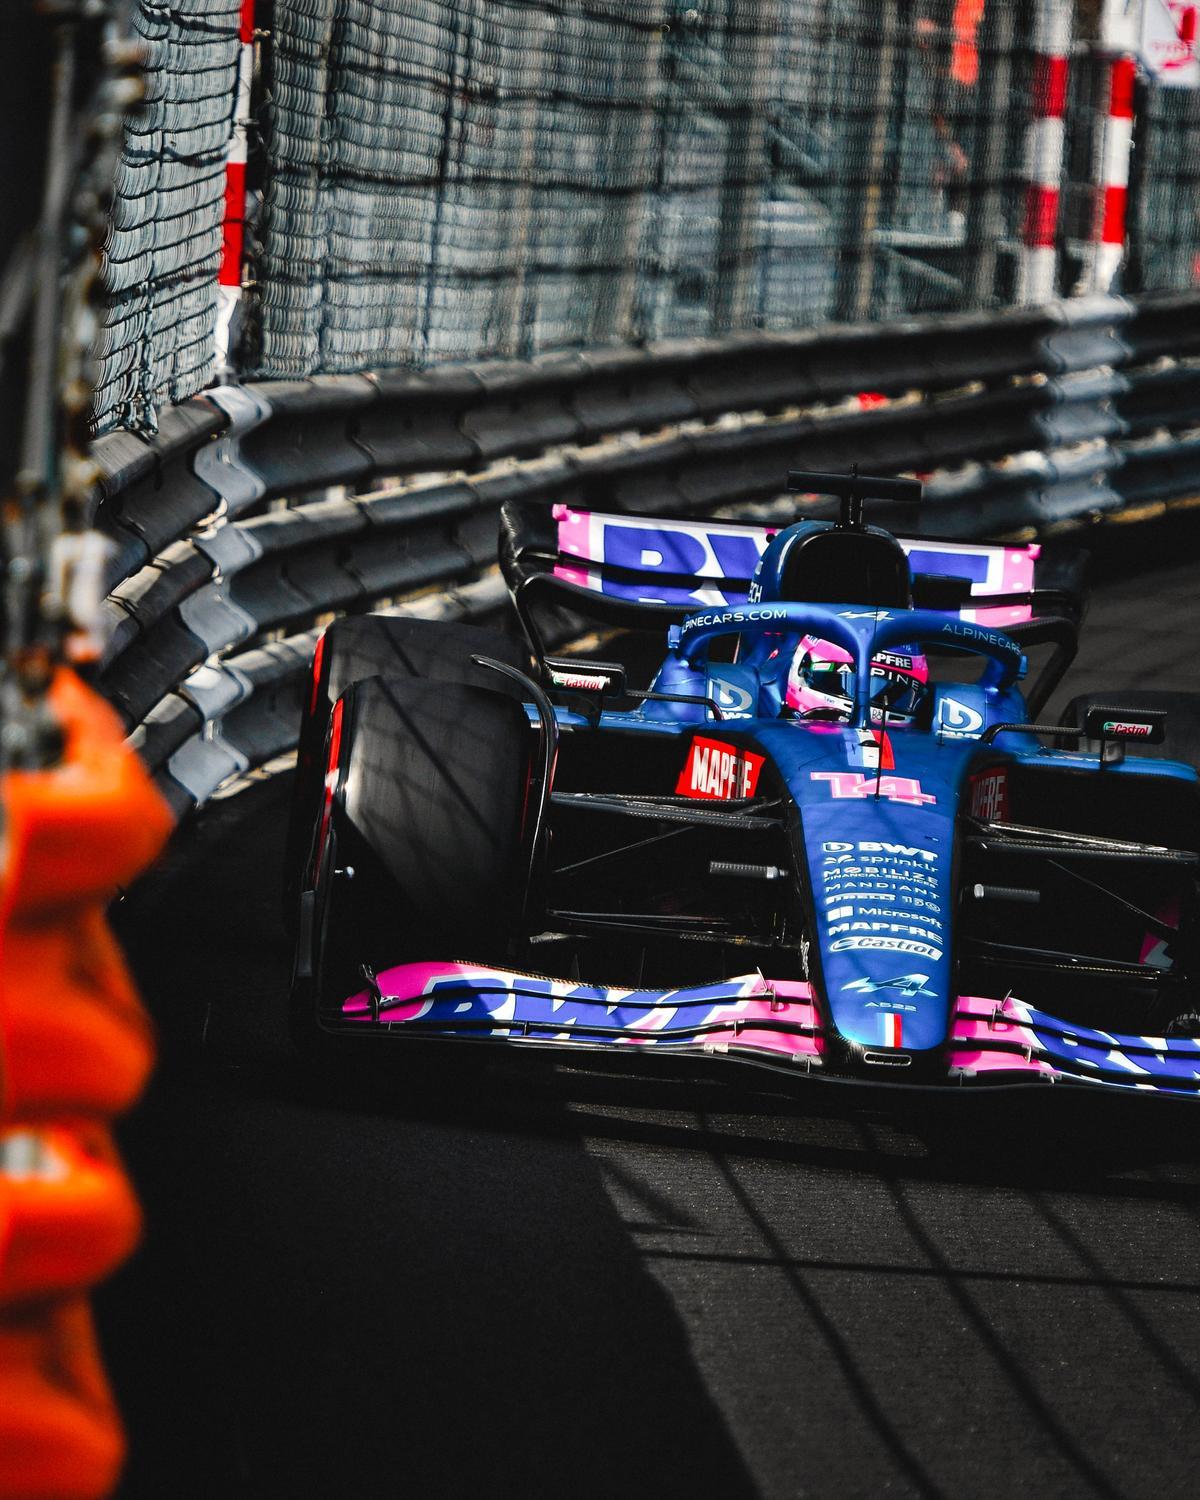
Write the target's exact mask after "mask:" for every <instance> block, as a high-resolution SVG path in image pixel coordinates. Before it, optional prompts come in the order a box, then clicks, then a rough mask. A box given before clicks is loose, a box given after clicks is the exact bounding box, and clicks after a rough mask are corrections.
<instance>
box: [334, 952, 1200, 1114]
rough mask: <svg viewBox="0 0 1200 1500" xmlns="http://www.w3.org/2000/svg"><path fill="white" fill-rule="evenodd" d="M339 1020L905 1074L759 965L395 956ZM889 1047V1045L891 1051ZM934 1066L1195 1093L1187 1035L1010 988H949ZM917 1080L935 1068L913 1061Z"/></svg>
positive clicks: (565, 1045)
mask: <svg viewBox="0 0 1200 1500" xmlns="http://www.w3.org/2000/svg"><path fill="white" fill-rule="evenodd" d="M341 1022H342V1024H341V1025H340V1027H339V1028H338V1029H339V1030H340V1031H342V1032H351V1031H354V1032H364V1033H365V1032H376V1033H379V1032H389V1033H393V1034H401V1033H402V1034H408V1035H411V1036H426V1037H437V1038H448V1037H458V1038H463V1039H474V1040H482V1041H489V1042H507V1043H510V1044H511V1043H516V1044H524V1045H534V1046H543V1047H558V1048H561V1049H564V1050H566V1051H578V1050H580V1049H592V1050H597V1049H599V1050H604V1051H627V1050H629V1049H631V1048H633V1049H638V1048H641V1049H646V1048H650V1049H653V1051H654V1052H655V1053H675V1054H683V1055H692V1056H695V1055H700V1056H717V1057H726V1058H730V1059H733V1060H737V1061H742V1062H750V1063H758V1064H765V1065H766V1066H770V1067H775V1068H777V1069H780V1070H782V1071H785V1072H790V1073H795V1072H797V1071H799V1072H803V1073H806V1074H811V1075H813V1076H817V1077H822V1076H823V1077H826V1078H830V1079H833V1078H837V1079H840V1080H843V1081H845V1080H848V1079H851V1078H854V1079H856V1080H857V1081H860V1082H861V1081H870V1082H873V1083H878V1082H887V1083H903V1082H904V1079H903V1078H902V1077H899V1076H897V1074H898V1070H891V1069H886V1068H878V1067H872V1068H870V1070H869V1072H856V1073H851V1072H849V1071H847V1070H846V1069H845V1068H844V1067H843V1066H840V1065H839V1062H838V1061H837V1058H838V1053H837V1049H836V1048H833V1047H831V1045H830V1039H829V1036H828V1034H827V1032H826V1030H825V1028H824V1026H823V1024H822V1021H821V1016H820V1013H819V1011H818V1009H817V1006H816V1005H815V1003H814V999H813V992H812V987H811V986H810V985H808V984H805V983H799V982H794V981H783V980H771V979H766V978H764V977H763V976H762V975H761V974H746V975H741V976H739V977H736V978H733V979H728V980H722V981H719V982H716V983H713V984H706V985H695V986H692V987H689V988H684V989H675V990H629V989H616V988H610V987H606V986H602V985H587V984H579V983H575V982H572V981H570V980H563V979H548V978H544V977H541V976H538V975H531V974H521V973H517V972H515V971H512V970H505V969H493V968H486V967H483V966H481V965H478V964H471V963H413V964H401V965H398V966H397V967H395V968H391V969H387V970H384V971H383V972H382V973H381V974H379V975H378V976H377V978H376V979H375V981H374V982H373V983H372V984H371V986H370V987H369V988H368V989H365V990H363V991H361V992H360V993H358V994H356V995H352V996H351V997H350V998H349V999H348V1000H346V1001H345V1003H344V1004H343V1006H342V1008H341ZM876 1056H878V1054H876ZM901 1056H902V1054H899V1053H897V1055H896V1061H897V1062H900V1061H901ZM879 1060H880V1061H883V1060H884V1059H883V1058H882V1057H880V1058H879ZM942 1065H943V1069H944V1071H943V1073H942V1075H941V1081H942V1082H944V1083H952V1084H992V1085H994V1084H1008V1085H1022V1084H1040V1083H1059V1082H1061V1083H1076V1084H1088V1085H1092V1086H1093V1087H1109V1088H1120V1089H1126V1090H1128V1089H1135V1090H1141V1091H1144V1092H1152V1093H1161V1094H1172V1095H1180V1094H1182V1095H1189V1094H1190V1095H1200V1037H1149V1036H1126V1035H1122V1034H1119V1033H1115V1032H1107V1031H1097V1030H1094V1029H1091V1028H1088V1027H1082V1026H1076V1025H1073V1024H1069V1023H1067V1022H1065V1021H1062V1020H1059V1019H1058V1018H1056V1017H1054V1016H1051V1015H1048V1014H1047V1013H1045V1012H1044V1011H1039V1010H1035V1009H1034V1008H1033V1007H1032V1006H1029V1005H1026V1004H1025V1003H1024V1002H1023V1001H1020V1000H1014V999H1012V998H1011V997H1010V998H1007V999H1005V1000H990V999H984V998H982V997H979V996H974V995H965V996H960V997H959V998H958V1000H957V1001H956V1002H955V1009H954V1016H953V1020H952V1023H951V1026H950V1034H949V1039H948V1041H947V1044H946V1046H945V1048H944V1050H943V1056H942ZM881 1074H886V1076H880V1075H881ZM920 1081H921V1083H928V1082H931V1081H933V1082H936V1081H937V1078H936V1076H935V1077H934V1078H933V1079H931V1078H930V1076H929V1075H928V1074H927V1073H924V1072H923V1073H922V1074H921V1077H920Z"/></svg>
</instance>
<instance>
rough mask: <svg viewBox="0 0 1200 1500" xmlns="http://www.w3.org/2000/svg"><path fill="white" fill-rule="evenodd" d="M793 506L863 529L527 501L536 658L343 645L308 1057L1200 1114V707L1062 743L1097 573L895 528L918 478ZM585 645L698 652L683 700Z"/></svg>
mask: <svg viewBox="0 0 1200 1500" xmlns="http://www.w3.org/2000/svg"><path fill="white" fill-rule="evenodd" d="M790 480H791V485H792V488H793V489H801V490H805V491H813V492H817V493H821V494H825V495H829V496H834V497H837V498H838V499H840V502H841V515H840V520H837V521H831V520H824V521H818V520H813V519H806V520H801V521H798V522H796V523H794V524H791V525H788V526H785V527H783V528H782V529H777V530H773V529H771V528H767V527H757V526H750V525H740V524H734V523H732V522H725V521H712V520H703V521H699V520H671V521H666V520H663V519H661V518H638V517H633V516H628V515H606V514H601V513H597V512H592V511H586V510H580V509H575V508H573V507H571V506H567V505H557V506H554V507H539V506H532V505H528V504H523V505H522V504H519V505H510V506H509V507H507V508H506V510H505V512H504V514H503V517H502V527H501V564H502V567H503V570H504V573H505V577H506V580H507V583H508V585H509V590H510V593H511V597H512V601H513V604H514V606H515V614H516V618H517V620H518V621H519V623H520V625H521V627H522V629H521V636H520V638H518V636H517V635H516V633H515V632H514V634H513V635H505V634H502V633H500V632H499V631H490V630H481V629H478V628H473V627H470V626H467V625H462V624H440V623H431V622H427V621H420V620H413V619H400V618H394V617H388V616H385V615H367V616H361V617H357V618H348V619H343V620H339V621H338V622H336V623H335V624H333V625H332V626H330V628H329V629H328V630H327V631H326V632H325V634H324V636H323V637H322V639H321V640H320V642H319V643H318V646H317V650H316V656H315V660H314V663H313V672H312V680H311V686H310V690H309V692H308V695H307V702H306V706H305V713H304V718H303V722H302V725H301V734H300V755H299V765H298V770H297V777H296V790H295V799H294V807H293V814H292V822H291V830H290V836H289V852H288V874H287V885H288V901H289V904H290V906H291V908H292V911H293V914H294V917H295V923H296V929H297V956H296V967H295V981H294V987H293V1014H294V1019H295V1021H296V1024H297V1026H298V1028H299V1029H300V1031H301V1032H302V1033H305V1034H307V1035H309V1036H310V1037H329V1036H331V1035H335V1034H340V1035H342V1036H359V1037H383V1036H385V1035H386V1036H389V1037H391V1038H394V1039H397V1040H398V1041H400V1042H401V1043H409V1042H412V1043H415V1042H416V1041H417V1040H418V1039H420V1040H428V1039H431V1038H433V1039H437V1040H438V1042H439V1043H440V1044H445V1043H446V1042H447V1040H450V1041H452V1042H453V1043H454V1045H456V1046H457V1045H460V1044H461V1045H463V1046H465V1045H466V1044H468V1043H472V1042H473V1043H476V1044H485V1043H486V1044H491V1045H503V1046H508V1047H521V1048H527V1047H528V1048H549V1049H558V1050H559V1052H560V1053H561V1054H562V1055H571V1054H578V1053H580V1052H583V1051H589V1052H590V1051H594V1050H596V1049H599V1050H601V1051H607V1052H610V1053H614V1054H623V1055H625V1056H627V1057H629V1056H632V1055H635V1054H637V1055H647V1054H650V1053H653V1054H655V1055H657V1056H668V1055H671V1056H684V1057H688V1058H692V1059H695V1058H704V1057H712V1058H717V1059H728V1060H738V1061H745V1062H750V1063H755V1064H760V1065H765V1066H769V1067H772V1068H775V1069H780V1070H783V1071H784V1072H786V1073H790V1074H793V1075H795V1074H810V1075H813V1076H818V1077H823V1078H829V1079H842V1080H853V1079H858V1080H860V1081H861V1080H864V1079H870V1080H874V1081H876V1082H879V1081H888V1082H893V1083H901V1082H903V1083H906V1084H927V1085H931V1084H949V1083H956V1084H1028V1083H1045V1082H1059V1081H1061V1082H1067V1083H1074V1084H1087V1085H1092V1086H1109V1087H1112V1088H1125V1089H1141V1090H1155V1091H1165V1092H1169V1093H1179V1094H1194V1093H1196V1092H1197V1091H1198V1090H1200V1013H1198V1012H1200V854H1198V853H1197V850H1200V781H1198V778H1197V772H1196V769H1195V763H1196V762H1197V761H1198V760H1200V695H1196V696H1194V697H1191V696H1187V695H1175V696H1165V695H1162V694H1154V693H1148V692H1144V691H1143V692H1134V693H1130V694H1122V695H1117V696H1101V695H1092V696H1091V697H1087V698H1081V699H1076V700H1075V701H1074V702H1073V703H1072V704H1071V706H1070V708H1069V709H1068V710H1067V711H1066V712H1065V713H1061V714H1059V715H1058V716H1057V717H1058V718H1059V719H1060V720H1061V721H1062V722H1060V723H1058V724H1049V725H1047V724H1037V723H1034V722H1033V720H1034V719H1035V718H1036V716H1037V714H1038V713H1039V712H1041V711H1042V709H1043V708H1044V707H1045V705H1046V703H1047V702H1048V700H1049V696H1050V694H1051V692H1052V691H1053V689H1054V688H1055V686H1056V685H1057V683H1058V681H1059V680H1060V679H1061V677H1062V674H1063V672H1064V671H1065V669H1066V667H1067V665H1068V664H1069V662H1070V660H1071V658H1072V656H1073V655H1074V652H1075V647H1076V641H1077V635H1078V629H1079V626H1080V623H1081V619H1082V613H1083V601H1082V593H1081V562H1080V558H1079V556H1078V555H1072V554H1071V553H1069V552H1066V551H1063V550H1055V549H1054V548H1053V547H1051V546H1038V545H1027V546H999V545H976V544H966V543H946V542H937V541H929V540H917V539H905V538H903V537H900V538H898V537H895V536H893V535H891V534H890V533H889V532H887V531H885V530H882V529H880V528H879V527H876V526H872V525H867V524H866V523H865V522H864V520H863V501H864V499H868V498H870V499H880V498H882V499H885V500H889V501H891V502H893V503H895V502H902V501H906V500H915V499H919V497H920V486H919V485H918V484H916V482H915V481H908V480H894V479H893V480H888V479H884V480H880V479H870V478H867V477H865V476H858V475H849V476H847V475H820V474H807V473H793V474H792V475H791V476H790ZM580 621H588V622H591V625H592V627H593V628H594V627H595V626H600V627H603V628H605V629H607V630H609V631H612V632H614V633H619V638H620V639H625V640H628V639H629V638H630V636H629V634H628V633H629V632H637V631H647V630H649V631H652V632H657V633H658V639H659V641H660V642H662V641H663V636H664V635H665V643H664V644H663V645H660V647H659V652H658V655H657V657H656V661H657V670H655V671H654V672H653V675H652V677H649V680H648V682H647V684H646V685H645V686H635V685H634V683H633V680H632V675H631V672H630V670H629V668H628V658H627V659H626V662H625V664H624V665H623V664H620V663H616V662H609V661H599V660H591V659H584V658H581V657H579V656H555V655H551V654H548V653H547V650H546V639H547V632H548V630H552V629H553V630H555V631H557V632H560V633H561V632H562V631H564V630H567V629H569V628H571V624H572V622H573V628H574V630H575V633H576V635H578V633H579V630H580V628H581V627H580ZM564 622H566V623H564ZM559 638H562V636H561V634H560V636H559ZM664 647H665V649H664ZM609 654H619V653H618V652H615V651H610V652H609ZM1031 660H1038V661H1040V666H1039V667H1038V670H1036V671H1034V672H1030V670H1029V664H1030V662H1031ZM1131 750H1132V751H1136V752H1137V753H1127V752H1128V751H1131Z"/></svg>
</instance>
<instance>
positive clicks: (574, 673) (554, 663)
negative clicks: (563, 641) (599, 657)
mask: <svg viewBox="0 0 1200 1500" xmlns="http://www.w3.org/2000/svg"><path fill="white" fill-rule="evenodd" d="M542 665H543V666H544V667H545V669H546V681H547V684H548V686H549V687H551V688H557V689H558V690H559V691H560V692H569V693H598V694H599V695H600V696H601V697H605V696H606V695H609V694H616V695H618V696H619V695H620V694H621V693H623V692H624V691H625V668H624V667H623V666H621V664H620V663H619V662H611V661H583V660H581V659H579V658H577V657H573V656H544V657H543V658H542Z"/></svg>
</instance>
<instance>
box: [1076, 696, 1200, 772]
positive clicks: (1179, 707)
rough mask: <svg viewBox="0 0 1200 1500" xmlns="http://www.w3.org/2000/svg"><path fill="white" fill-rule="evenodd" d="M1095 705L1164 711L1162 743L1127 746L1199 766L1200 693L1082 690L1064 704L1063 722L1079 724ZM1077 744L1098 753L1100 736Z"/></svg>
mask: <svg viewBox="0 0 1200 1500" xmlns="http://www.w3.org/2000/svg"><path fill="white" fill-rule="evenodd" d="M1094 708H1114V709H1116V708H1144V709H1152V710H1158V711H1159V712H1162V713H1165V714H1166V716H1167V732H1166V735H1165V737H1164V739H1163V742H1162V744H1161V745H1133V744H1131V745H1129V746H1128V747H1127V748H1128V749H1129V751H1130V752H1131V753H1133V754H1136V755H1147V756H1150V757H1152V758H1153V759H1155V760H1180V761H1183V763H1184V764H1185V765H1189V766H1194V767H1195V768H1196V769H1197V770H1200V693H1169V692H1162V691H1160V690H1158V689H1156V688H1130V689H1129V690H1128V691H1126V690H1125V689H1122V690H1121V691H1120V692H1112V693H1082V694H1080V696H1079V697H1078V698H1072V699H1071V701H1070V703H1068V704H1067V708H1066V713H1065V716H1064V718H1063V720H1062V722H1063V723H1064V724H1078V725H1080V726H1081V727H1082V726H1083V725H1084V724H1085V723H1086V722H1087V716H1088V714H1089V713H1090V712H1091V710H1092V709H1094ZM1078 747H1079V748H1080V749H1081V750H1085V751H1087V753H1088V754H1090V755H1098V754H1099V753H1100V742H1099V740H1080V741H1078ZM1067 748H1073V747H1071V746H1068V747H1067Z"/></svg>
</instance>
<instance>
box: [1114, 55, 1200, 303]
mask: <svg viewBox="0 0 1200 1500" xmlns="http://www.w3.org/2000/svg"><path fill="white" fill-rule="evenodd" d="M1140 105H1141V107H1140V110H1139V116H1140V119H1139V125H1138V136H1137V155H1138V157H1140V161H1138V162H1137V169H1138V171H1139V173H1140V182H1139V191H1138V192H1137V193H1136V194H1135V197H1134V204H1135V210H1136V214H1137V220H1136V223H1135V224H1134V225H1132V226H1131V227H1132V229H1133V247H1132V248H1133V251H1134V256H1133V262H1134V263H1133V267H1132V271H1133V275H1132V276H1131V278H1130V280H1131V282H1132V285H1133V288H1134V289H1135V290H1137V291H1160V290H1172V289H1176V288H1183V287H1194V286H1197V285H1200V89H1185V88H1169V87H1165V86H1164V85H1162V84H1152V85H1150V86H1148V87H1147V88H1146V89H1145V90H1144V92H1143V94H1142V97H1141V100H1140Z"/></svg>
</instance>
